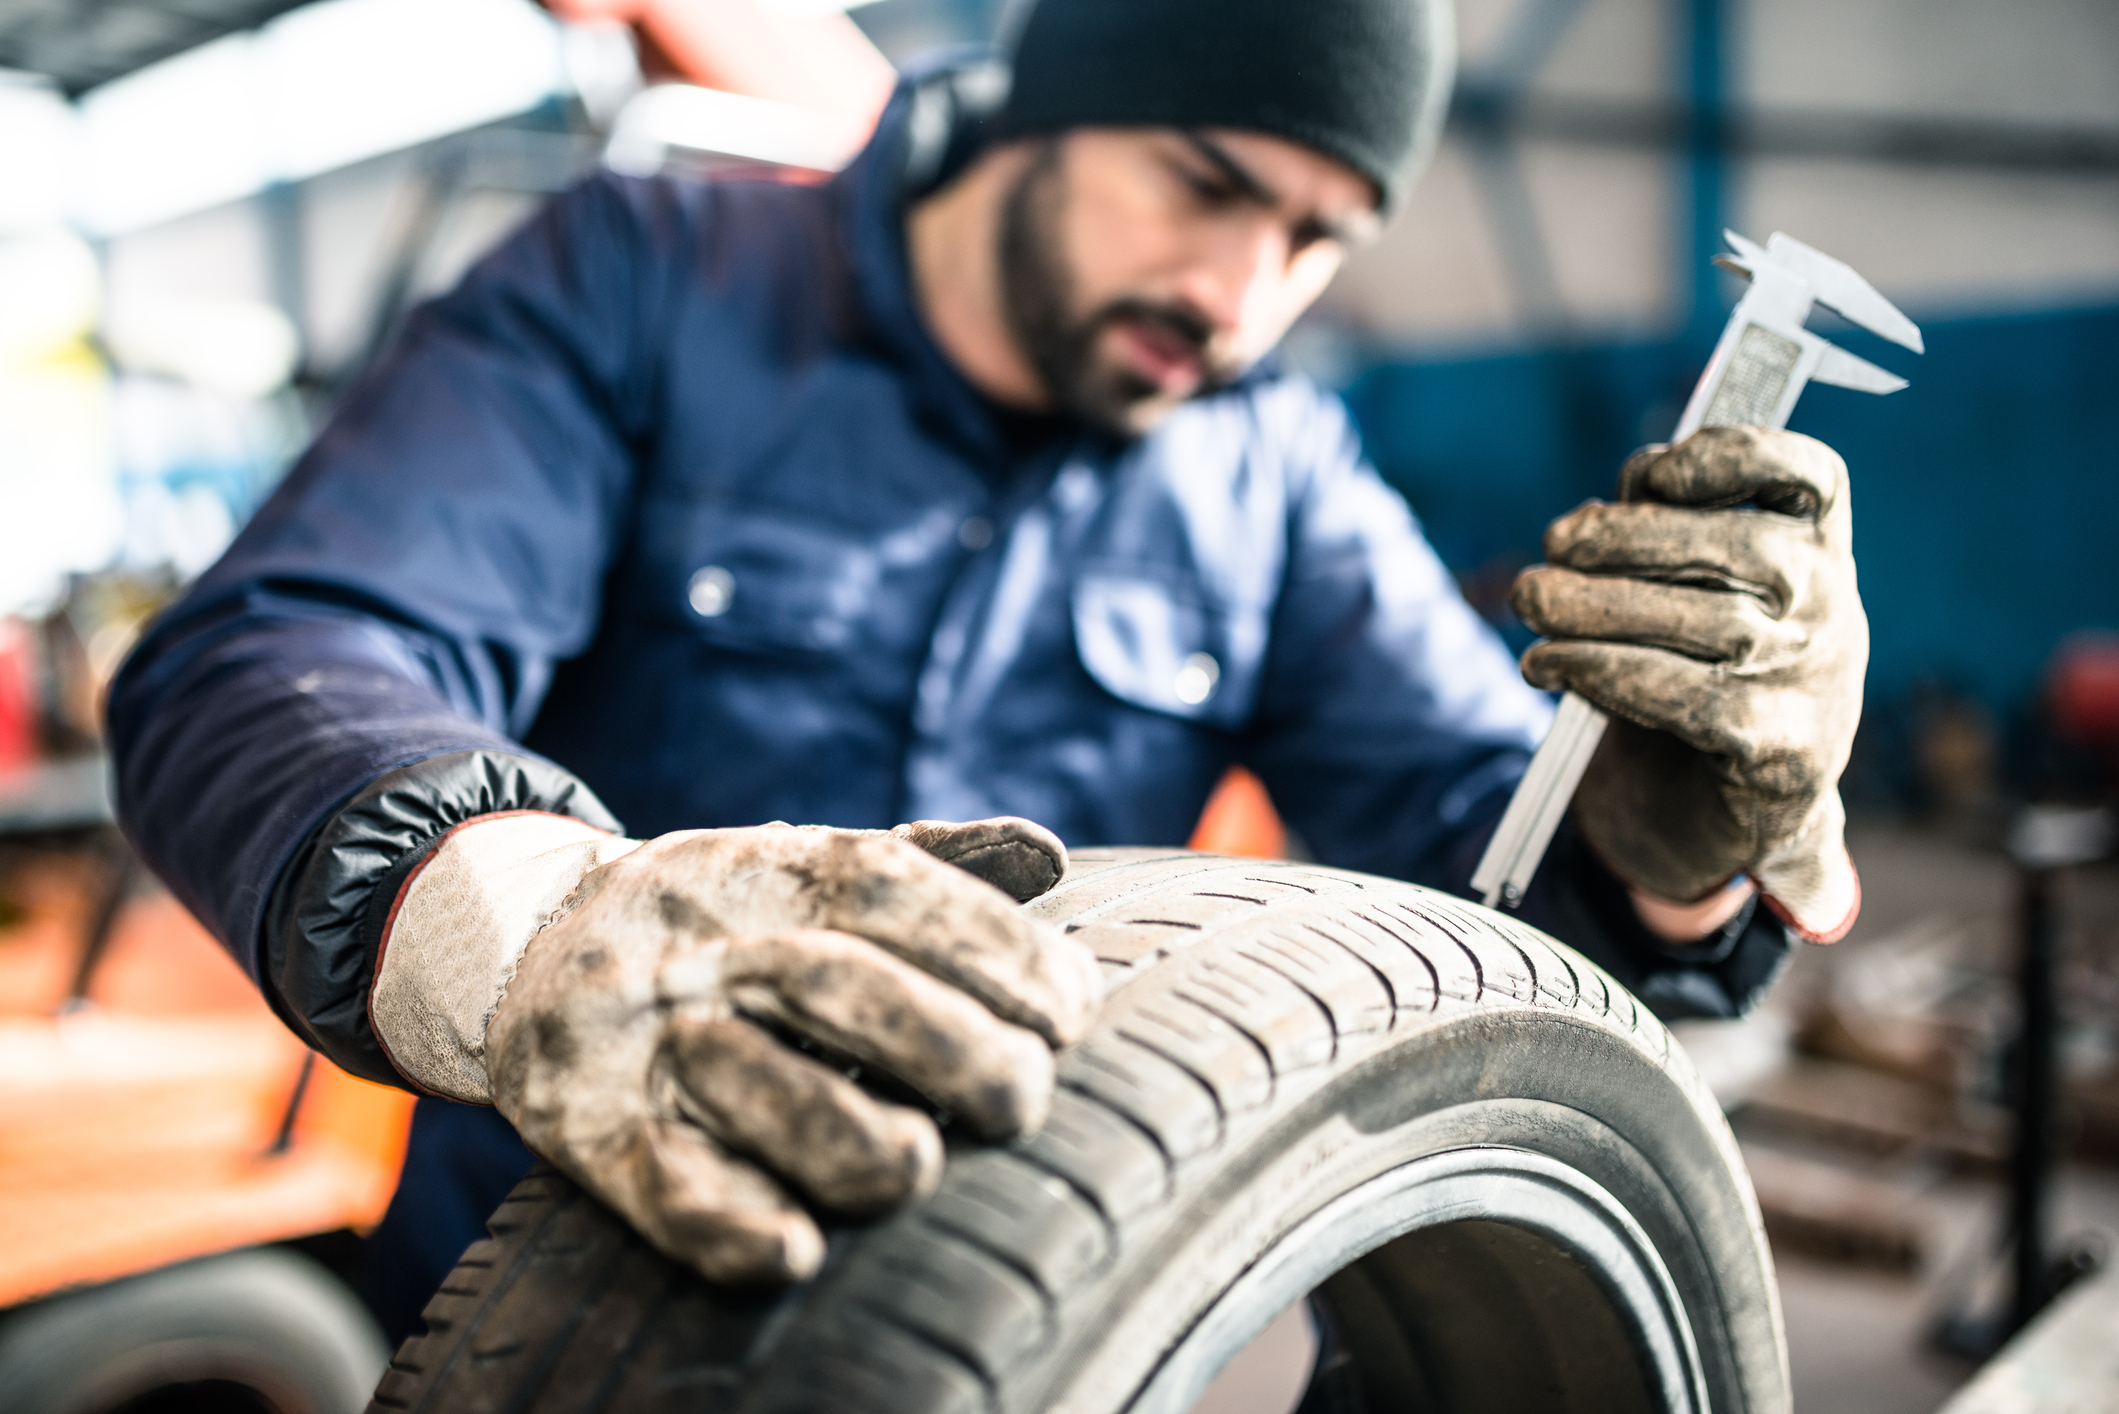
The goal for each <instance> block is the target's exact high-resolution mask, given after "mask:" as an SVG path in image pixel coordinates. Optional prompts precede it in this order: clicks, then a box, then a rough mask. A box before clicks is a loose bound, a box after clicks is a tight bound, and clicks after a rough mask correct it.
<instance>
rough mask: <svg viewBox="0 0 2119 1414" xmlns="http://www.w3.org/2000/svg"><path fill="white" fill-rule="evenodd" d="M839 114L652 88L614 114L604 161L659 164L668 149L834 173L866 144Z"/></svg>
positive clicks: (624, 168) (686, 88)
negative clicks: (614, 119)
mask: <svg viewBox="0 0 2119 1414" xmlns="http://www.w3.org/2000/svg"><path fill="white" fill-rule="evenodd" d="M868 132H869V124H868V123H867V122H866V121H864V120H862V119H859V118H853V117H849V116H848V115H846V114H844V113H832V112H827V111H826V110H824V109H821V108H806V107H803V106H801V105H799V104H794V103H780V102H776V101H775V100H773V99H769V98H750V97H747V96H745V95H743V94H740V93H724V92H722V91H721V90H719V89H713V88H695V87H693V86H692V85H690V84H676V83H671V84H657V85H656V86H655V87H653V88H650V89H647V90H645V91H644V92H642V93H641V94H639V95H638V96H637V97H635V98H634V99H633V100H632V101H631V102H629V103H627V104H626V105H625V107H624V108H623V109H621V110H620V111H619V114H618V122H617V124H616V125H615V126H614V127H613V128H612V130H611V141H610V146H609V147H608V148H606V149H605V152H604V161H605V162H606V163H607V164H608V165H610V166H611V167H613V168H615V169H616V170H618V171H621V172H631V173H647V172H652V171H654V170H655V169H657V168H658V167H660V166H661V165H662V163H663V161H664V159H665V158H667V157H668V155H669V153H670V150H671V149H672V148H676V149H680V150H684V151H690V152H711V153H719V154H722V155H725V156H729V157H743V158H748V159H750V160H751V161H753V162H776V163H780V164H782V165H784V166H788V167H807V168H810V169H813V170H815V171H820V172H836V171H837V170H839V168H841V167H843V166H845V165H846V164H847V163H848V162H849V161H851V160H852V159H853V156H854V154H855V153H857V152H859V151H860V150H861V145H862V143H864V142H865V141H867V139H868Z"/></svg>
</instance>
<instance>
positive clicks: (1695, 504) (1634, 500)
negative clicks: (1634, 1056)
mask: <svg viewBox="0 0 2119 1414" xmlns="http://www.w3.org/2000/svg"><path fill="white" fill-rule="evenodd" d="M1619 500H1620V504H1617V505H1608V504H1605V503H1602V502H1591V503H1590V504H1588V505H1585V506H1583V507H1581V508H1580V509H1578V510H1575V511H1574V512H1572V513H1570V514H1568V515H1566V516H1563V517H1561V518H1560V519H1559V520H1557V521H1555V522H1553V524H1552V526H1551V528H1550V529H1549V530H1547V532H1546V535H1545V556H1546V559H1547V561H1548V562H1549V563H1548V564H1547V565H1545V566H1543V567H1539V568H1534V569H1531V570H1528V571H1526V572H1525V573H1524V574H1523V575H1522V577H1521V578H1520V579H1518V580H1517V582H1516V588H1515V593H1514V597H1513V603H1514V605H1515V609H1516V612H1517V613H1518V614H1519V615H1521V616H1522V619H1523V621H1524V622H1525V623H1527V624H1529V625H1530V627H1531V628H1533V629H1534V630H1536V631H1537V632H1539V633H1542V634H1545V635H1547V639H1548V641H1546V642H1543V643H1539V644H1536V645H1534V646H1533V647H1532V648H1531V649H1530V651H1529V652H1527V653H1525V654H1524V655H1523V673H1524V676H1525V677H1527V678H1529V679H1530V680H1531V682H1533V683H1535V684H1536V685H1538V686H1539V687H1546V688H1567V689H1570V690H1572V691H1574V692H1578V693H1580V694H1581V695H1582V696H1583V697H1586V698H1588V699H1589V700H1590V701H1591V702H1593V703H1595V704H1596V705H1597V706H1599V707H1601V708H1603V709H1604V710H1605V711H1607V712H1609V713H1611V714H1612V722H1611V725H1610V727H1609V728H1608V729H1607V730H1606V732H1605V735H1604V739H1603V742H1602V744H1601V745H1600V746H1599V747H1598V750H1597V754H1596V756H1595V758H1594V759H1593V760H1592V761H1591V763H1590V767H1589V770H1588V772H1587V774H1586V775H1584V777H1583V779H1582V785H1581V788H1580V790H1579V791H1578V792H1577V794H1576V796H1575V802H1574V813H1575V819H1576V822H1577V824H1578V825H1579V826H1580V828H1581V830H1582V832H1583V834H1584V835H1585V836H1586V837H1587V838H1588V840H1589V842H1590V844H1591V845H1592V846H1594V847H1595V849H1596V850H1597V851H1598V853H1600V854H1601V855H1602V856H1603V857H1604V860H1605V862H1606V863H1607V864H1609V865H1610V866H1611V867H1612V868H1613V869H1614V870H1616V871H1617V872H1618V873H1619V875H1620V876H1621V877H1622V878H1624V879H1625V880H1626V881H1627V882H1628V883H1630V884H1633V885H1634V886H1636V887H1637V888H1640V889H1643V890H1646V891H1647V892H1649V893H1651V894H1655V895H1659V896H1660V897H1662V898H1664V899H1668V900H1670V901H1672V902H1677V903H1689V902H1692V901H1694V900H1698V899H1702V898H1705V897H1707V896H1708V895H1710V894H1712V893H1713V892H1714V891H1715V890H1717V889H1719V888H1721V887H1723V886H1724V885H1726V884H1727V883H1728V882H1729V881H1730V880H1731V879H1733V878H1734V877H1735V876H1736V875H1738V874H1749V875H1750V876H1751V878H1752V879H1754V880H1755V881H1756V882H1757V884H1758V886H1759V889H1760V891H1761V893H1762V894H1763V895H1764V896H1765V899H1766V901H1767V903H1768V904H1769V905H1770V906H1772V907H1773V908H1774V909H1775V911H1776V912H1778V913H1779V914H1780V915H1781V917H1782V918H1783V919H1784V920H1786V921H1787V922H1788V923H1789V924H1790V925H1791V926H1792V927H1793V928H1794V929H1795V930H1796V931H1797V932H1799V933H1800V934H1801V935H1802V936H1803V937H1804V938H1806V939H1808V940H1810V941H1812V942H1831V941H1833V940H1835V939H1837V938H1839V937H1841V936H1842V935H1844V934H1845V932H1846V931H1847V929H1848V928H1849V927H1851V926H1852V925H1853V922H1854V915H1855V913H1856V911H1857V910H1858V909H1859V907H1860V901H1861V889H1860V883H1859V881H1858V880H1857V878H1856V877H1855V873H1854V866H1853V863H1852V862H1851V861H1850V860H1849V859H1848V857H1847V847H1846V842H1845V838H1844V831H1845V823H1846V817H1845V812H1844V810H1843V809H1842V808H1841V804H1840V798H1839V777H1840V773H1841V771H1842V770H1844V769H1845V767H1846V764H1847V756H1848V753H1849V751H1850V750H1851V749H1852V747H1853V742H1854V728H1855V725H1856V723H1857V722H1858V721H1859V720H1860V717H1861V699H1862V673H1863V670H1864V668H1865V667H1866V665H1867V663H1868V656H1869V624H1868V619H1867V618H1866V617H1865V616H1864V615H1863V613H1862V606H1861V596H1860V595H1859V594H1858V593H1857V592H1856V589H1855V582H1854V548H1853V510H1852V508H1851V506H1850V505H1849V502H1848V489H1847V468H1846V464H1845V463H1844V462H1842V461H1841V460H1840V459H1839V457H1838V455H1837V454H1835V453H1834V452H1833V451H1832V449H1831V448H1830V447H1827V446H1825V445H1824V444H1823V443H1822V442H1818V441H1814V440H1812V439H1811V438H1808V437H1804V436H1800V435H1798V434H1796V433H1793V432H1779V431H1766V430H1762V429H1759V428H1753V427H1717V428H1708V429H1705V430H1703V431H1700V432H1697V433H1695V434H1693V435H1692V436H1691V437H1688V438H1686V439H1685V441H1683V442H1681V443H1679V444H1678V445H1677V446H1675V447H1668V448H1663V447H1653V448H1650V449H1648V450H1647V451H1644V452H1640V453H1637V454H1636V455H1635V456H1634V457H1633V458H1632V459H1631V460H1629V461H1628V462H1627V464H1626V466H1625V469H1624V470H1623V471H1622V472H1621V473H1620V479H1619Z"/></svg>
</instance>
